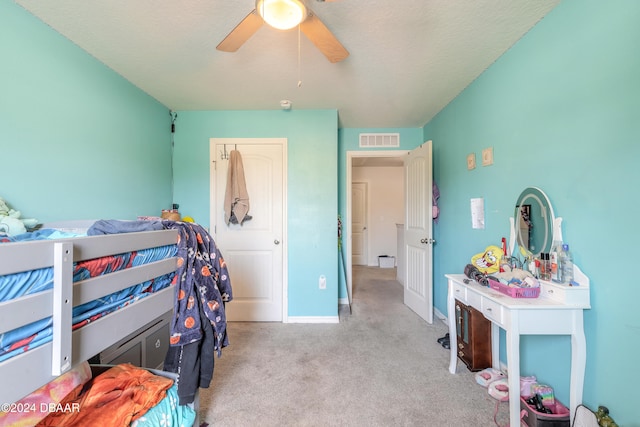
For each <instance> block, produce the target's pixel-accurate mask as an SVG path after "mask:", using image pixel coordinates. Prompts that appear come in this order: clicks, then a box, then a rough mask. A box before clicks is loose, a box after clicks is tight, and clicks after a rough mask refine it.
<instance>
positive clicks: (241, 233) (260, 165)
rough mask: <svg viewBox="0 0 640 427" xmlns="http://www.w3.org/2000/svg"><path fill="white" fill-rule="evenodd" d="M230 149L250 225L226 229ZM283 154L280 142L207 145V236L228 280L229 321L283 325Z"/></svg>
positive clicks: (283, 144) (246, 140) (282, 141)
mask: <svg viewBox="0 0 640 427" xmlns="http://www.w3.org/2000/svg"><path fill="white" fill-rule="evenodd" d="M234 149H237V150H238V151H239V152H240V155H241V156H242V162H243V165H244V176H245V180H246V185H247V192H248V195H249V203H250V209H249V213H248V215H250V216H251V219H250V220H246V221H244V222H243V223H242V224H231V223H230V224H227V223H226V222H225V215H224V197H225V191H226V187H227V171H228V169H229V160H228V158H227V157H228V156H227V155H226V154H228V153H229V152H230V151H231V150H234ZM285 149H286V139H282V138H278V139H272V138H269V139H262V138H241V139H236V138H233V139H216V138H212V139H211V142H210V150H211V159H212V169H211V179H212V181H211V191H212V195H211V225H212V228H213V230H212V231H213V233H212V235H213V237H214V239H215V241H216V244H217V245H218V247H219V248H220V250H221V251H222V255H223V256H224V259H225V261H226V263H227V268H228V269H229V276H230V278H231V286H232V289H233V301H232V302H230V303H229V304H227V308H226V314H227V319H228V320H230V321H254V322H256V321H257V322H260V321H264V322H274V321H283V320H284V316H285V314H284V312H283V307H284V306H285V305H284V304H283V299H284V295H285V293H284V292H285V284H286V277H285V276H284V259H285V256H284V254H285V253H286V236H285V235H284V230H285V227H284V223H285V218H286V215H285V206H284V200H285V182H286V181H285V176H284V173H285V171H284V165H285V161H284V159H285Z"/></svg>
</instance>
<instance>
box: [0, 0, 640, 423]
mask: <svg viewBox="0 0 640 427" xmlns="http://www.w3.org/2000/svg"><path fill="white" fill-rule="evenodd" d="M639 18H640V3H638V2H636V1H635V0H616V1H614V2H599V1H596V0H580V1H578V0H564V1H563V2H562V3H561V4H560V5H559V6H558V7H557V8H556V9H555V10H554V11H552V12H551V14H549V16H548V17H546V18H545V19H544V20H543V21H541V22H540V24H539V25H538V26H536V27H535V28H534V29H533V30H532V31H530V32H529V33H528V34H527V35H526V36H525V37H524V38H523V39H522V40H521V41H520V42H519V43H517V44H516V45H515V46H514V48H512V49H511V50H510V51H508V52H507V53H506V54H505V55H504V56H503V57H502V58H501V59H499V60H498V61H497V62H496V63H495V64H494V65H493V66H492V67H491V68H490V69H489V70H487V72H485V73H484V74H483V75H482V76H481V77H479V78H478V79H477V80H476V81H475V82H474V83H473V84H472V85H470V86H469V87H468V88H467V90H465V91H464V92H463V93H462V94H461V95H460V96H459V97H458V98H456V99H455V100H454V101H453V102H452V103H451V104H450V105H449V106H448V107H447V108H446V109H445V110H443V111H442V112H441V113H440V114H439V115H438V116H437V117H436V118H435V119H434V120H432V121H431V122H430V123H429V124H427V125H426V126H425V127H424V129H418V130H415V129H342V130H340V131H339V132H338V131H337V123H336V114H335V111H310V112H305V111H295V110H292V111H290V112H281V111H273V112H179V117H178V120H177V122H176V126H177V132H176V134H175V141H176V147H175V155H174V158H173V162H174V165H175V179H174V181H175V185H174V188H175V201H176V202H178V203H180V205H181V210H182V211H184V212H188V213H189V214H192V216H194V217H196V219H198V220H199V221H200V220H201V218H203V219H204V221H203V222H204V223H207V222H208V218H209V214H208V182H209V177H208V159H209V156H208V151H207V150H208V139H209V138H211V137H247V136H254V137H287V138H289V164H288V173H289V200H288V209H289V230H288V233H289V239H290V241H289V250H290V257H289V260H288V262H289V315H290V316H314V315H318V316H326V315H329V316H330V315H335V314H336V305H337V304H336V297H337V294H338V292H337V289H338V288H337V272H338V264H337V258H338V255H337V236H336V212H338V213H340V214H342V215H343V216H344V214H345V213H344V207H345V200H346V199H345V198H346V196H345V193H344V186H345V184H344V181H345V170H346V163H345V162H346V152H347V151H350V150H357V149H358V148H357V141H358V134H359V133H360V132H370V131H376V132H393V131H399V132H400V133H401V142H402V148H403V149H407V150H409V149H411V148H415V147H416V146H418V145H419V144H420V143H422V142H423V141H425V140H428V139H432V140H433V159H434V178H435V179H436V182H437V183H438V185H439V187H440V190H441V193H442V197H441V199H440V207H441V216H440V220H439V222H438V224H435V225H434V237H435V239H436V241H437V242H438V243H437V244H436V245H435V246H434V279H435V280H434V282H435V289H434V292H435V303H436V307H437V308H438V309H439V310H440V311H442V312H446V306H445V299H446V290H445V289H446V283H445V281H444V278H443V275H444V274H445V273H448V272H452V271H453V272H455V271H460V270H461V268H462V266H463V265H464V264H466V262H467V260H468V258H470V256H471V255H473V254H475V253H476V252H479V251H480V250H482V249H483V248H484V247H485V246H486V245H488V244H493V243H496V242H498V241H499V238H500V237H502V236H505V235H506V234H507V233H508V218H509V216H511V215H512V213H513V204H514V203H515V200H516V198H517V197H518V195H519V193H520V191H521V190H522V189H523V188H524V187H526V186H532V185H535V186H539V187H541V188H543V189H544V190H545V191H546V192H547V194H548V195H549V197H550V199H551V202H552V204H553V207H554V210H555V211H556V213H557V214H558V215H559V216H562V217H564V219H565V223H564V237H565V240H566V241H567V242H569V243H570V244H571V246H572V249H573V252H574V254H575V257H576V262H577V263H578V264H579V265H580V266H581V267H582V269H583V270H584V271H585V273H586V274H588V275H589V276H590V277H591V285H592V289H591V301H592V309H591V310H588V311H587V312H586V313H585V327H586V330H587V345H588V360H587V375H586V382H585V396H584V397H585V403H586V404H587V405H589V406H591V407H595V406H597V405H599V404H605V405H607V406H609V408H610V409H611V410H612V413H613V416H614V418H615V419H616V421H618V423H619V424H620V425H624V426H634V425H635V426H638V425H640V424H638V421H637V416H636V415H635V412H636V411H635V410H634V409H635V408H633V407H632V405H631V400H630V399H632V396H634V395H635V392H633V389H632V387H633V386H635V384H636V383H637V382H638V381H637V380H638V379H639V376H638V374H637V373H636V371H635V369H634V364H633V362H634V361H635V358H634V356H635V355H636V354H638V350H640V349H639V346H640V344H638V343H639V342H640V322H639V321H638V319H637V317H636V316H634V309H635V302H636V301H635V300H636V297H637V295H638V292H637V290H636V287H635V285H634V283H635V280H634V279H633V277H634V276H633V269H632V267H633V266H635V251H634V249H635V245H634V243H635V242H634V238H635V236H636V235H637V233H636V232H635V221H634V216H635V215H634V214H635V212H637V211H638V209H639V208H640V206H638V205H639V202H638V200H637V198H635V197H633V195H634V194H635V193H634V184H636V183H637V182H640V172H639V171H638V169H637V168H635V158H637V157H638V155H640V144H638V143H637V141H636V139H637V135H638V134H639V133H640V124H639V123H640V120H638V116H640V115H639V114H638V113H639V112H640V78H639V77H638V76H640V55H638V54H637V52H638V49H637V46H638V45H637V40H640V27H638V26H637V25H636V23H637V22H638V21H640V19H639ZM0 58H2V59H1V60H0V61H1V62H0V63H1V64H2V66H1V67H0V85H1V86H0V94H1V96H0V125H1V126H2V127H1V128H2V129H3V133H2V135H0V161H1V165H2V166H1V167H0V182H2V183H3V185H2V189H1V191H0V196H2V197H4V198H5V199H6V200H8V201H9V202H10V203H11V204H12V205H14V207H16V208H18V209H21V210H22V211H23V213H24V214H25V216H34V217H38V218H39V219H40V220H44V221H52V220H61V219H69V218H94V217H119V218H132V217H135V216H136V215H139V214H157V213H158V212H159V211H160V209H162V208H165V207H167V206H168V205H170V203H171V201H172V199H171V182H172V176H171V147H170V139H171V138H170V134H169V132H168V130H169V123H170V120H169V115H168V109H167V108H166V107H164V106H162V105H161V104H160V103H158V102H157V101H156V100H154V99H153V98H151V97H149V96H148V95H146V94H144V93H143V92H142V91H140V90H138V89H137V88H135V87H134V86H133V85H131V84H130V83H129V82H127V81H126V80H125V79H123V78H122V77H120V76H118V75H117V74H116V73H114V72H113V71H112V70H110V69H109V68H107V67H105V66H104V65H103V64H101V63H100V62H99V61H97V60H95V58H93V57H92V56H90V55H88V54H87V53H86V52H84V51H82V50H81V49H79V48H78V47H77V46H75V45H74V44H73V43H71V42H69V41H68V40H66V39H65V38H64V37H62V36H61V35H59V34H58V33H56V32H55V31H53V30H51V29H50V28H49V27H48V26H46V25H44V24H43V23H42V22H40V21H39V20H37V19H36V18H34V17H33V16H32V15H30V14H28V13H27V12H25V11H24V10H23V9H22V8H20V7H19V6H17V5H15V3H13V2H10V1H6V0H0ZM337 135H338V136H337ZM490 146H492V147H494V156H495V164H494V165H493V166H490V167H482V166H478V167H477V168H476V169H475V170H473V171H467V170H466V161H465V159H466V155H467V154H469V153H471V152H475V153H476V155H477V156H478V157H479V156H480V153H481V150H482V149H483V148H486V147H490ZM191 150H192V151H191ZM309 164H310V165H311V166H310V167H309ZM336 188H337V190H336ZM336 191H337V192H336ZM336 194H338V198H336ZM471 197H484V198H485V203H486V208H485V211H486V217H487V218H486V225H487V226H486V229H485V230H472V229H471V224H470V223H471V221H470V214H469V199H470V198H471ZM338 200H339V204H340V205H339V208H338ZM308 233H312V235H311V236H309V235H308ZM627 236H628V237H627ZM310 242H311V244H312V245H314V246H313V249H314V251H309V249H308V248H309V245H310ZM313 252H315V253H313ZM320 274H325V275H326V276H327V279H328V289H327V291H324V293H323V292H319V291H318V290H317V277H318V276H319V275H320ZM569 349H570V344H569V340H568V339H565V338H564V337H555V338H554V337H525V339H524V340H523V343H522V350H523V374H535V375H537V376H538V377H539V379H540V380H541V381H544V382H547V383H549V384H551V385H553V386H554V387H555V388H556V390H557V393H558V396H559V398H560V399H561V400H563V401H564V402H568V367H569V357H570V355H569ZM503 359H504V355H503Z"/></svg>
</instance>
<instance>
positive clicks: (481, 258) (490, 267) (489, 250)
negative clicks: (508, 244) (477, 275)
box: [471, 245, 504, 274]
mask: <svg viewBox="0 0 640 427" xmlns="http://www.w3.org/2000/svg"><path fill="white" fill-rule="evenodd" d="M503 256H504V252H503V251H502V249H500V248H499V247H498V246H494V245H491V246H487V247H486V249H485V250H484V252H481V253H479V254H475V255H474V256H472V257H471V264H473V265H474V266H475V267H476V268H477V269H478V270H480V271H481V272H482V273H485V274H493V273H497V272H498V271H500V260H501V259H502V257H503Z"/></svg>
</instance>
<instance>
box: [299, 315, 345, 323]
mask: <svg viewBox="0 0 640 427" xmlns="http://www.w3.org/2000/svg"><path fill="white" fill-rule="evenodd" d="M287 323H340V317H338V316H289V319H288V322H287Z"/></svg>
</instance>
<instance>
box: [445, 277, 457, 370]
mask: <svg viewBox="0 0 640 427" xmlns="http://www.w3.org/2000/svg"><path fill="white" fill-rule="evenodd" d="M447 310H448V312H449V314H448V315H447V320H448V322H449V347H450V349H451V350H450V351H449V372H450V373H452V374H455V373H456V367H457V363H458V355H457V351H458V350H457V349H458V337H457V335H458V334H457V331H456V316H455V313H456V298H455V296H454V295H453V284H452V283H451V281H449V287H448V292H447Z"/></svg>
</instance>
